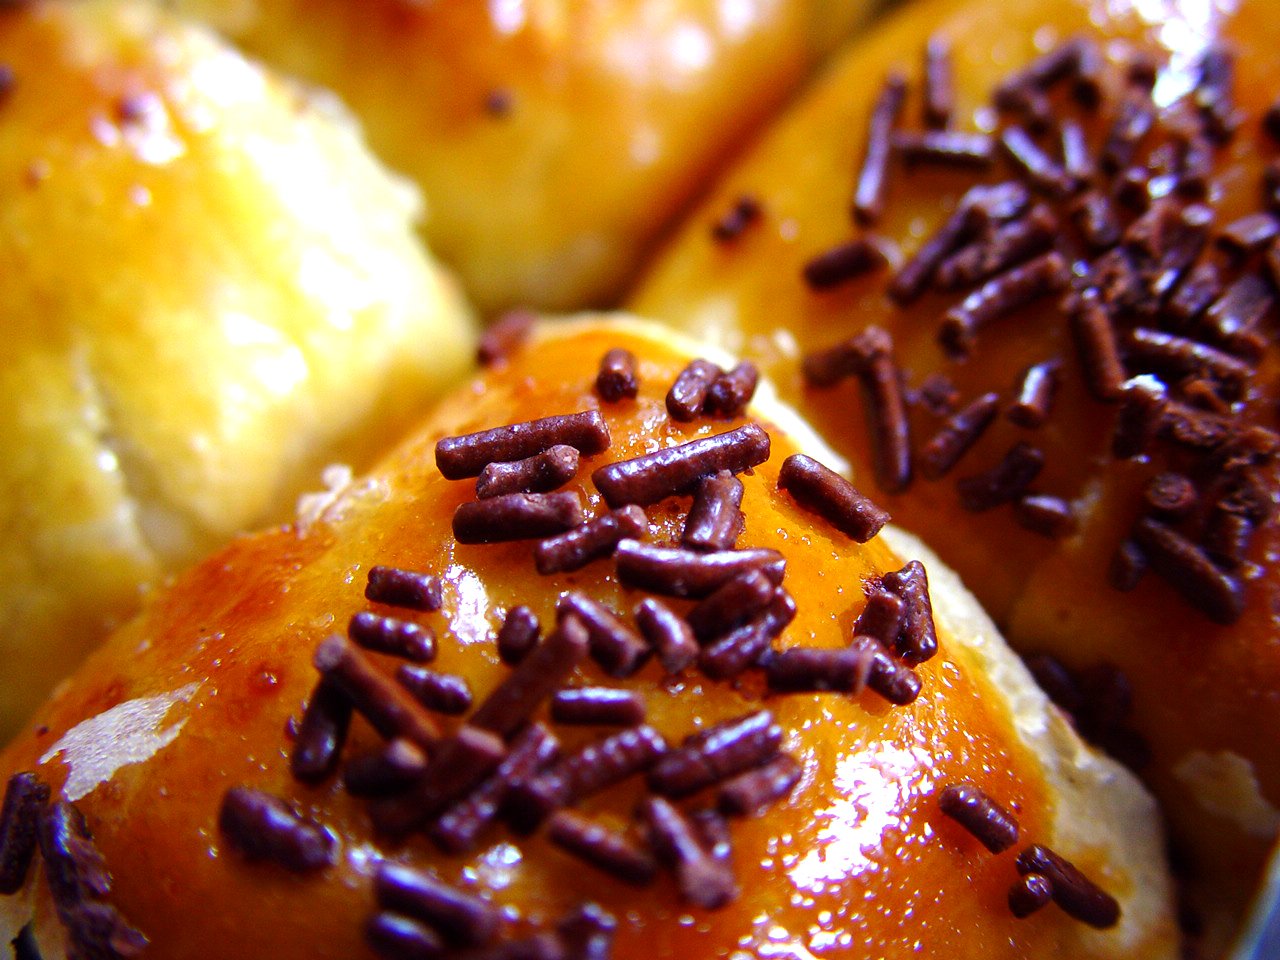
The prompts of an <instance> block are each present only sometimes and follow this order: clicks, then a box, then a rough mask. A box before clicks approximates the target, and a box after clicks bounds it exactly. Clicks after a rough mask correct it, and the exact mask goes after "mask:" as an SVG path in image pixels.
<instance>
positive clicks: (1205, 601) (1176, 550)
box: [1133, 517, 1244, 626]
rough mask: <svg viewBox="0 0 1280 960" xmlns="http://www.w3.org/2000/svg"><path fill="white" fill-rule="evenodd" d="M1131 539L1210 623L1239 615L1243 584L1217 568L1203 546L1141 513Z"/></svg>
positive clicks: (1226, 622) (1233, 619) (1232, 619)
mask: <svg viewBox="0 0 1280 960" xmlns="http://www.w3.org/2000/svg"><path fill="white" fill-rule="evenodd" d="M1133 539H1134V541H1135V542H1136V543H1137V544H1138V546H1140V547H1141V548H1142V550H1143V552H1144V553H1145V554H1146V556H1147V561H1148V563H1150V565H1151V569H1152V570H1154V571H1155V572H1156V573H1158V574H1159V575H1160V576H1161V577H1163V578H1164V579H1165V580H1167V581H1168V582H1169V583H1170V584H1171V585H1172V586H1173V588H1174V589H1175V590H1177V591H1178V593H1179V594H1181V596H1182V598H1183V599H1184V600H1186V601H1187V602H1188V603H1189V604H1191V605H1192V606H1193V607H1195V608H1196V609H1197V610H1199V611H1200V612H1201V613H1203V614H1204V615H1205V616H1207V617H1208V618H1209V619H1210V620H1212V621H1213V622H1214V623H1218V624H1222V625H1224V626H1229V625H1231V624H1233V623H1235V622H1236V621H1237V620H1239V619H1240V615H1241V614H1242V613H1243V612H1244V588H1243V586H1242V585H1241V584H1240V581H1239V580H1237V579H1235V578H1234V577H1232V576H1230V575H1229V574H1227V573H1224V572H1223V571H1222V570H1219V569H1218V567H1217V566H1216V565H1215V564H1214V562H1213V561H1212V560H1211V559H1210V558H1209V556H1208V554H1207V553H1206V552H1205V550H1204V548H1203V547H1200V546H1198V545H1197V544H1195V543H1193V542H1192V541H1190V540H1188V539H1187V538H1186V537H1184V536H1183V535H1182V534H1180V533H1178V532H1177V531H1176V530H1172V529H1170V528H1169V527H1167V526H1165V525H1164V524H1163V523H1161V522H1160V521H1159V520H1156V519H1155V518H1153V517H1143V518H1142V519H1140V520H1139V521H1138V522H1137V523H1136V524H1135V525H1134V528H1133Z"/></svg>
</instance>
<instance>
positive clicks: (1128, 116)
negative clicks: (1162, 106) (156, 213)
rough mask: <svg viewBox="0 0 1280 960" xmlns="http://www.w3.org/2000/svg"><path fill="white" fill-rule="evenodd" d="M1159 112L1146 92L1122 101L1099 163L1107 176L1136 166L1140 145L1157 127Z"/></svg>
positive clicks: (1132, 94) (1135, 94) (1127, 97)
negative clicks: (1130, 166)
mask: <svg viewBox="0 0 1280 960" xmlns="http://www.w3.org/2000/svg"><path fill="white" fill-rule="evenodd" d="M1155 119H1156V116H1155V109H1154V107H1153V106H1152V104H1151V98H1150V96H1149V95H1147V94H1145V93H1140V92H1138V91H1133V92H1131V93H1130V94H1129V95H1128V96H1126V97H1125V98H1124V99H1123V100H1121V101H1120V106H1119V109H1118V110H1117V111H1116V118H1115V120H1114V121H1113V123H1112V125H1111V129H1110V131H1108V133H1107V139H1106V142H1105V143H1104V144H1103V146H1102V154H1101V156H1100V157H1099V162H1100V164H1101V166H1102V169H1103V170H1105V171H1106V172H1107V173H1111V174H1114V173H1118V172H1119V171H1121V170H1123V169H1125V168H1126V167H1128V166H1129V165H1130V164H1132V163H1133V158H1134V156H1136V154H1137V152H1138V145H1139V144H1140V143H1141V142H1142V140H1143V138H1144V137H1146V135H1147V134H1148V133H1149V132H1150V130H1151V128H1152V127H1153V126H1154V125H1155Z"/></svg>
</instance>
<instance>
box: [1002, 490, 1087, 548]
mask: <svg viewBox="0 0 1280 960" xmlns="http://www.w3.org/2000/svg"><path fill="white" fill-rule="evenodd" d="M1013 517H1014V519H1015V520H1017V521H1018V523H1019V524H1020V525H1021V526H1023V527H1025V528H1026V529H1028V530H1030V531H1031V532H1033V533H1038V534H1040V535H1041V536H1044V537H1049V538H1051V539H1059V538H1061V537H1065V536H1067V535H1068V534H1070V533H1072V532H1073V531H1074V530H1075V528H1076V515H1075V511H1074V510H1073V509H1072V508H1071V504H1070V503H1068V502H1067V501H1066V500H1064V499H1062V497H1054V496H1050V495H1048V494H1044V493H1033V494H1027V495H1026V496H1024V497H1022V498H1021V499H1020V500H1018V501H1017V503H1015V504H1014V505H1013Z"/></svg>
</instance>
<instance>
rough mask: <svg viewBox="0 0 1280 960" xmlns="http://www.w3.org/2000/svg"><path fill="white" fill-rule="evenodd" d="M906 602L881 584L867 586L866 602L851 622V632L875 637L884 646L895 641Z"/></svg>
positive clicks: (890, 644) (904, 612)
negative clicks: (856, 617) (855, 618)
mask: <svg viewBox="0 0 1280 960" xmlns="http://www.w3.org/2000/svg"><path fill="white" fill-rule="evenodd" d="M906 606H907V605H906V603H905V602H904V601H903V599H902V598H901V597H899V596H898V595H897V594H896V593H893V592H892V591H890V590H886V589H885V588H884V587H883V586H871V585H869V586H868V589H867V602H866V604H865V605H864V606H863V608H862V612H861V613H859V614H858V619H857V620H855V621H854V622H853V632H854V633H855V634H859V633H860V634H863V635H864V636H868V637H875V638H876V639H877V640H879V641H880V642H881V643H883V644H884V645H885V646H892V645H893V644H895V643H897V640H898V633H899V631H901V629H902V620H903V617H904V616H905V614H906Z"/></svg>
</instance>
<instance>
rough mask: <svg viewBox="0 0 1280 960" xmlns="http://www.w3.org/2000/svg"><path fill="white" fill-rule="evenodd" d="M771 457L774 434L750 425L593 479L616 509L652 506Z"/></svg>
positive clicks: (614, 466)
mask: <svg viewBox="0 0 1280 960" xmlns="http://www.w3.org/2000/svg"><path fill="white" fill-rule="evenodd" d="M768 459H769V434H767V433H766V432H765V431H764V428H763V427H761V426H759V425H758V424H754V423H748V424H746V425H744V426H741V427H738V428H737V429H735V430H730V431H728V432H727V433H721V434H717V435H716V436H712V437H702V438H700V439H697V440H690V441H688V442H687V443H681V444H678V445H676V446H674V447H667V448H665V449H663V450H658V451H655V452H654V453H647V454H643V455H641V456H639V457H634V458H632V459H630V460H622V461H620V462H618V463H610V464H608V465H606V466H603V467H600V468H599V469H598V470H596V472H595V473H593V474H592V475H591V479H592V480H593V481H594V483H595V485H596V489H597V490H599V491H600V492H601V493H602V494H603V495H604V498H605V500H606V501H607V502H608V504H609V506H611V507H621V506H624V505H626V504H628V503H635V504H639V505H640V506H647V505H649V504H651V503H657V502H658V501H659V500H665V499H666V498H667V497H669V496H673V495H675V494H677V493H680V492H681V491H684V490H687V489H688V488H689V487H691V486H692V485H693V484H694V483H695V482H696V481H697V480H699V479H701V478H702V477H705V476H709V475H711V474H715V473H719V472H720V471H721V470H728V471H729V472H730V473H742V472H743V471H744V470H750V469H751V468H752V467H758V466H759V465H760V464H762V463H764V462H765V461H766V460H768Z"/></svg>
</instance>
